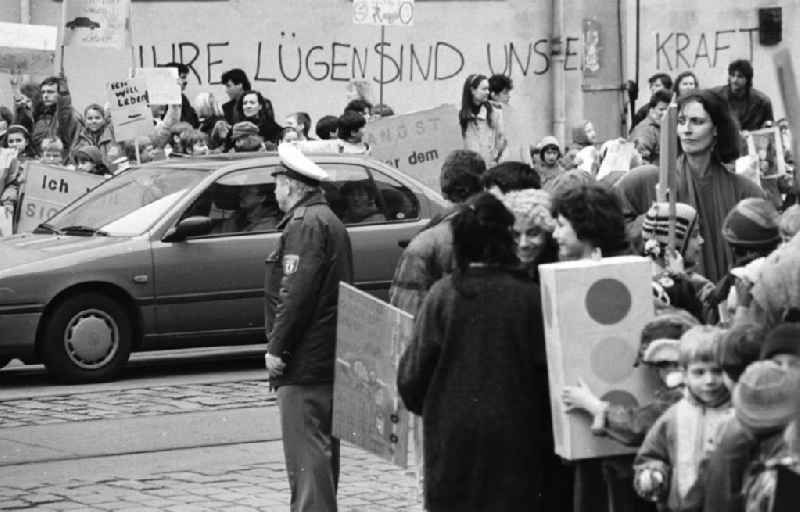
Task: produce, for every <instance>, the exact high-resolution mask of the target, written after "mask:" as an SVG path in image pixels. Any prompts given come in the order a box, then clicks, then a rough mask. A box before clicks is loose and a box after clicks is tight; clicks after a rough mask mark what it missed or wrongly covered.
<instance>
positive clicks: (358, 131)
mask: <svg viewBox="0 0 800 512" xmlns="http://www.w3.org/2000/svg"><path fill="white" fill-rule="evenodd" d="M165 66H167V67H175V68H177V71H178V76H179V82H180V86H181V90H182V95H181V99H182V101H181V103H180V104H175V105H151V106H150V109H151V111H152V114H153V120H154V126H153V131H152V133H151V134H150V135H146V136H144V135H143V136H140V137H138V138H136V139H135V140H124V141H122V140H117V139H116V138H115V135H114V129H113V125H112V122H111V112H110V109H109V107H108V104H106V105H105V106H103V105H101V104H100V103H92V104H90V105H88V106H86V107H85V108H84V109H83V112H82V114H81V113H80V112H78V111H77V110H76V109H75V108H74V106H73V104H72V99H71V94H70V91H69V85H68V81H67V79H66V77H65V76H64V75H63V74H61V75H59V76H54V77H49V78H46V79H45V80H43V81H42V82H41V83H39V84H34V83H26V84H24V85H23V86H22V87H20V89H19V91H18V92H17V93H16V94H15V96H14V99H13V102H14V104H13V108H8V107H5V106H0V147H2V148H12V149H13V150H14V151H15V152H16V156H15V158H14V159H13V160H12V162H11V166H10V167H9V168H8V170H7V171H5V172H3V173H0V206H3V207H5V208H6V209H7V210H8V212H9V213H10V214H11V215H12V217H13V218H14V219H15V224H16V221H17V220H18V218H19V213H20V210H19V204H20V202H21V201H20V195H21V191H22V185H23V183H24V182H25V165H24V164H25V162H26V161H29V160H39V161H43V162H46V163H51V164H56V165H63V166H66V167H69V168H72V169H75V170H78V171H82V172H88V173H92V174H97V175H102V176H112V175H113V174H115V173H118V172H121V171H124V170H126V169H128V168H130V167H131V166H133V165H140V164H143V163H148V162H152V161H156V160H162V159H166V158H181V157H188V156H192V155H206V154H211V153H222V152H248V151H273V150H276V149H277V145H278V144H279V143H280V142H296V143H298V144H299V145H301V147H303V148H304V149H306V150H308V151H321V152H339V153H368V152H369V151H370V148H369V145H368V144H366V143H365V142H364V140H363V138H364V126H365V125H366V123H367V121H368V120H370V119H371V118H373V117H381V116H388V115H393V114H394V112H393V111H392V109H391V108H390V107H388V106H387V105H380V104H379V105H373V104H372V103H371V102H370V101H369V100H368V99H366V98H365V95H366V94H367V91H366V90H365V89H364V87H363V86H361V85H360V84H356V85H355V86H353V87H351V90H352V92H351V93H349V94H348V102H347V104H346V106H345V108H344V110H343V112H342V113H341V114H338V115H326V116H323V117H321V118H320V119H319V120H318V121H317V122H316V125H313V124H312V120H311V117H310V116H309V115H308V114H307V113H306V112H302V111H298V112H294V113H292V114H290V115H288V116H286V118H285V119H283V120H282V124H279V123H278V121H276V119H275V111H274V109H273V106H272V102H271V101H270V100H269V99H268V98H266V97H264V95H263V94H261V93H260V92H259V91H256V90H253V89H252V87H251V84H250V80H249V78H248V77H247V74H246V73H245V72H244V71H242V70H241V69H237V68H234V69H231V70H228V71H226V72H224V73H223V74H222V76H221V81H222V83H224V84H225V91H226V94H227V96H228V101H227V102H225V103H221V102H219V101H218V100H217V98H215V97H214V95H213V94H211V93H208V92H202V93H199V94H198V95H197V96H196V97H195V99H194V101H190V100H189V99H188V98H187V97H186V94H185V90H186V86H187V83H188V82H187V76H188V74H189V69H188V68H187V67H186V66H185V65H184V64H179V63H170V64H166V65H165ZM312 126H313V127H314V132H315V133H313V132H311V129H312Z"/></svg>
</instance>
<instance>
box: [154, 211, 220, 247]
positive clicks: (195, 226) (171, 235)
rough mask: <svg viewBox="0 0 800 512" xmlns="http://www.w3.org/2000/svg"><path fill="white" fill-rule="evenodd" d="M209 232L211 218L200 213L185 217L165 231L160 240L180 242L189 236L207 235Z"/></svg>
mask: <svg viewBox="0 0 800 512" xmlns="http://www.w3.org/2000/svg"><path fill="white" fill-rule="evenodd" d="M210 232H211V219H209V218H208V217H205V216H202V215H196V216H193V217H186V218H185V219H183V220H181V221H180V222H178V224H177V225H176V226H175V227H174V228H172V229H170V230H169V231H167V234H166V235H165V236H164V238H163V239H162V242H182V241H184V240H186V239H187V238H189V237H190V236H201V235H207V234H209V233H210Z"/></svg>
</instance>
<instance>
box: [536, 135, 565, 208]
mask: <svg viewBox="0 0 800 512" xmlns="http://www.w3.org/2000/svg"><path fill="white" fill-rule="evenodd" d="M537 146H538V147H539V148H540V149H539V159H538V163H537V165H536V172H538V173H539V178H540V179H541V182H542V188H543V189H544V190H546V191H548V192H550V193H551V194H552V193H553V182H554V180H555V179H556V178H557V177H558V176H559V175H561V174H563V173H564V167H563V166H562V165H561V162H560V160H561V145H560V144H559V143H558V139H556V138H555V137H553V136H552V135H548V136H547V137H545V138H543V139H542V140H541V141H539V144H537Z"/></svg>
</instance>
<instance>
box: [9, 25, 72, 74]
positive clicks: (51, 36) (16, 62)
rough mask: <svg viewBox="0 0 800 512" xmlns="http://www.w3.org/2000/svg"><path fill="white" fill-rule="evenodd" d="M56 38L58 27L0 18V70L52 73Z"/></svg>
mask: <svg viewBox="0 0 800 512" xmlns="http://www.w3.org/2000/svg"><path fill="white" fill-rule="evenodd" d="M57 40H58V28H57V27H51V26H48V25H24V24H21V23H5V22H0V70H3V71H7V72H9V73H12V74H21V73H27V74H31V75H44V74H47V75H49V74H52V73H53V62H54V60H55V50H56V42H57Z"/></svg>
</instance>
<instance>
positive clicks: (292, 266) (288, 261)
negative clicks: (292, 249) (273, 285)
mask: <svg viewBox="0 0 800 512" xmlns="http://www.w3.org/2000/svg"><path fill="white" fill-rule="evenodd" d="M299 266H300V256H299V255H297V254H287V255H286V256H284V257H283V275H285V276H289V275H292V274H294V273H295V272H297V267H299Z"/></svg>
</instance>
